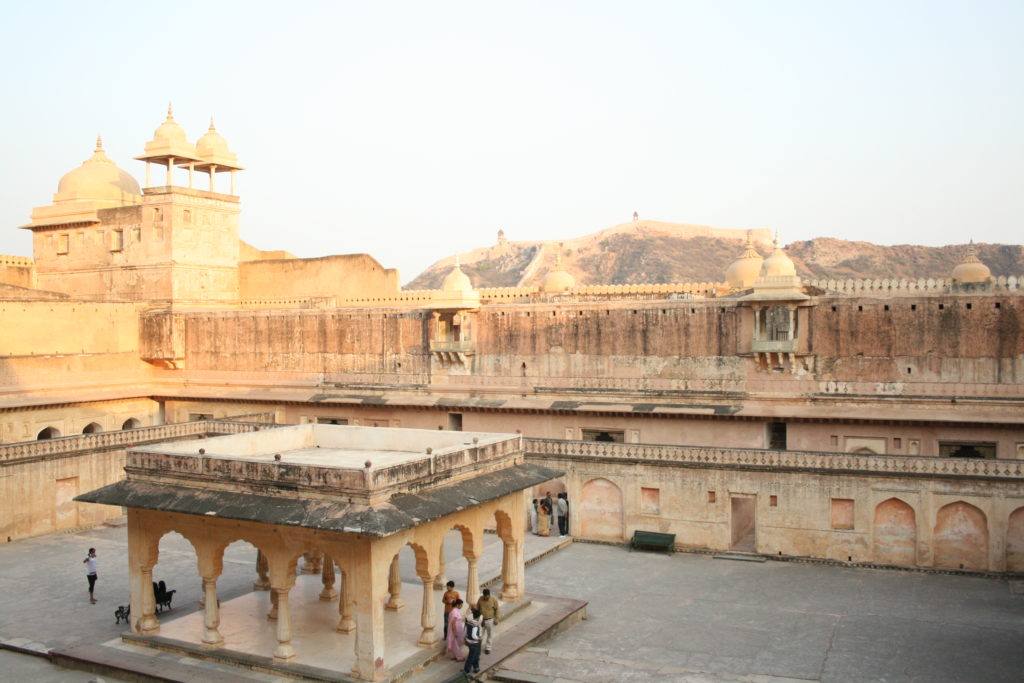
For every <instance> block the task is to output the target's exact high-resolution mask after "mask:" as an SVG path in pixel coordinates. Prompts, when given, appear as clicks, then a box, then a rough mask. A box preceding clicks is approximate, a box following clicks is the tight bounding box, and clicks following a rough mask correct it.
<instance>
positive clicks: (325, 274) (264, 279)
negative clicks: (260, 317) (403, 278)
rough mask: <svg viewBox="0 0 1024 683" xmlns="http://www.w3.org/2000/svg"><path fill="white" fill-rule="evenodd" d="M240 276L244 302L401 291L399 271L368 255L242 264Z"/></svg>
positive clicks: (382, 294) (363, 295)
mask: <svg viewBox="0 0 1024 683" xmlns="http://www.w3.org/2000/svg"><path fill="white" fill-rule="evenodd" d="M239 275H240V286H241V298H243V299H281V298H293V297H323V296H343V297H346V298H355V297H388V296H395V295H397V294H398V293H399V290H400V289H401V283H399V281H398V271H397V270H396V269H394V268H384V267H383V266H382V265H381V264H380V263H378V262H377V260H376V259H374V258H373V257H372V256H369V255H368V254H345V255H339V256H325V257H322V258H309V259H296V258H289V259H276V260H270V259H265V258H263V259H260V260H255V261H244V262H243V263H242V264H241V266H240V272H239Z"/></svg>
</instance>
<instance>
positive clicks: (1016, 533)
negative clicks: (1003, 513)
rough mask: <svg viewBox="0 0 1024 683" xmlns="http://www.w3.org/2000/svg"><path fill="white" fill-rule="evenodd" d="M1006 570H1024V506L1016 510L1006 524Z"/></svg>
mask: <svg viewBox="0 0 1024 683" xmlns="http://www.w3.org/2000/svg"><path fill="white" fill-rule="evenodd" d="M1006 571H1008V572H1024V507H1022V508H1017V509H1016V510H1014V511H1013V512H1012V513H1011V514H1010V521H1009V523H1008V524H1007V525H1006Z"/></svg>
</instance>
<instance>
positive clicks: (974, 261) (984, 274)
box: [950, 242, 992, 283]
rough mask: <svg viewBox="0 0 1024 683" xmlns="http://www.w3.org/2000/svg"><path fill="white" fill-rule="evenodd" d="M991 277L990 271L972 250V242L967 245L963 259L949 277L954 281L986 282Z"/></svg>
mask: <svg viewBox="0 0 1024 683" xmlns="http://www.w3.org/2000/svg"><path fill="white" fill-rule="evenodd" d="M991 278H992V271H991V270H989V269H988V266H986V265H985V264H984V263H982V262H981V261H980V260H979V259H978V255H977V254H976V253H975V251H974V242H971V243H970V244H969V245H967V254H966V255H965V256H964V260H963V261H961V262H960V263H959V264H957V266H956V268H954V269H953V274H952V275H951V276H950V279H951V280H952V281H953V282H956V283H970V282H988V281H989V280H990V279H991Z"/></svg>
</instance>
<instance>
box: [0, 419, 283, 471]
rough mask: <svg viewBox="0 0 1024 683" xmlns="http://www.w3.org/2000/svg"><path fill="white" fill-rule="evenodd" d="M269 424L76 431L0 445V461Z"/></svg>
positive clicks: (195, 424) (213, 422)
mask: <svg viewBox="0 0 1024 683" xmlns="http://www.w3.org/2000/svg"><path fill="white" fill-rule="evenodd" d="M269 415H273V413H269ZM272 426H274V425H273V424H272V423H259V422H233V421H228V420H197V421H195V422H176V423H174V424H166V425H157V426H155V427H138V428H136V429H122V430H119V431H116V432H99V433H97V434H76V435H74V436H61V437H57V438H55V439H42V440H39V441H20V442H17V443H9V444H2V445H0V463H9V462H16V461H22V460H31V459H35V458H45V457H48V456H58V455H71V454H74V453H79V452H87V451H97V450H109V449H115V448H129V447H131V446H137V445H141V444H147V443H155V442H159V441H166V440H168V439H179V438H182V437H189V436H200V435H218V436H219V435H222V434H241V433H242V432H252V431H256V430H258V429H261V428H264V427H272Z"/></svg>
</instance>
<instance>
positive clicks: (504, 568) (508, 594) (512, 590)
mask: <svg viewBox="0 0 1024 683" xmlns="http://www.w3.org/2000/svg"><path fill="white" fill-rule="evenodd" d="M519 546H520V544H519V543H516V542H515V541H506V542H505V547H504V553H503V555H502V560H501V581H502V586H501V596H500V597H501V599H502V600H503V601H504V602H515V601H517V600H519V598H521V597H522V589H521V588H520V585H519V576H520V574H519V557H518V556H519V553H518V552H517V551H518V550H519Z"/></svg>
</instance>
